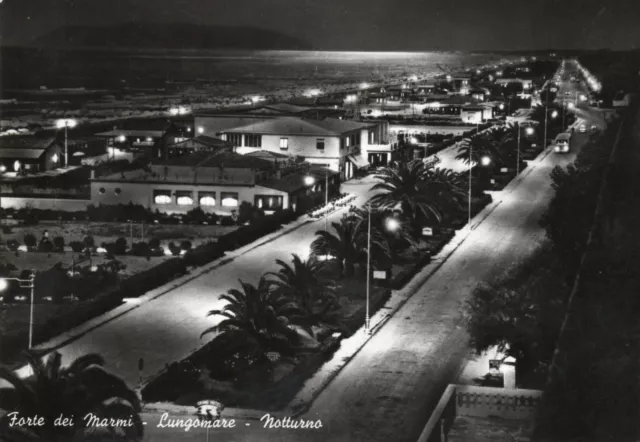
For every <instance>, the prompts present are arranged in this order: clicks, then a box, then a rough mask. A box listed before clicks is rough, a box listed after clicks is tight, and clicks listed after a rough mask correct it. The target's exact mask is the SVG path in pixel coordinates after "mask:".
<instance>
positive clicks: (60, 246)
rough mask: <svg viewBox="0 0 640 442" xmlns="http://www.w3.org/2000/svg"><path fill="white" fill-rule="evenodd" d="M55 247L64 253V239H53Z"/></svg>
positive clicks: (57, 237) (59, 237) (58, 237)
mask: <svg viewBox="0 0 640 442" xmlns="http://www.w3.org/2000/svg"><path fill="white" fill-rule="evenodd" d="M53 245H54V246H55V249H56V250H58V251H59V252H64V238H63V237H61V236H56V237H55V238H53Z"/></svg>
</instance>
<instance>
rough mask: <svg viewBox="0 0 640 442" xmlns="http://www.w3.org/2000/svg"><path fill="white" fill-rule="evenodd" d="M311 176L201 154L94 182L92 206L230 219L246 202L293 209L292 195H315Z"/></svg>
mask: <svg viewBox="0 0 640 442" xmlns="http://www.w3.org/2000/svg"><path fill="white" fill-rule="evenodd" d="M305 167H306V168H305ZM303 169H304V170H303ZM309 174H310V171H309V167H308V165H304V164H302V165H291V164H282V163H281V164H280V165H278V164H277V162H274V161H269V160H267V159H262V158H257V157H256V156H254V155H239V154H235V153H231V152H222V153H212V152H206V151H201V152H195V153H193V154H191V155H184V156H180V157H174V158H169V159H167V160H164V161H158V162H155V163H153V164H152V165H151V166H150V170H142V169H140V170H133V171H127V172H120V173H115V174H113V175H108V176H102V177H99V178H92V179H91V203H92V204H94V205H98V204H105V205H114V204H129V203H132V204H139V205H142V206H144V207H146V208H148V209H150V210H153V211H155V210H158V211H160V212H163V213H186V212H188V211H190V210H192V209H194V208H196V207H200V208H201V209H202V210H203V211H205V212H209V213H212V212H214V213H217V214H220V215H229V214H231V213H232V212H233V211H235V210H237V209H238V207H239V206H240V204H241V203H242V202H243V201H246V202H249V203H251V204H252V205H254V206H256V207H260V208H262V209H264V210H265V211H273V210H276V209H279V208H282V209H287V208H290V207H293V206H294V203H295V201H292V200H291V198H290V197H291V196H293V197H294V198H295V195H296V194H304V193H305V192H306V191H307V190H311V189H307V188H308V187H309V185H308V184H306V183H305V177H306V176H308V175H309ZM312 175H313V174H312ZM321 175H322V176H324V174H321ZM318 182H321V180H320V179H318ZM283 183H286V186H285V187H283Z"/></svg>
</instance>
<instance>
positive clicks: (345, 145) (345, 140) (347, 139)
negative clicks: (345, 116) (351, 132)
mask: <svg viewBox="0 0 640 442" xmlns="http://www.w3.org/2000/svg"><path fill="white" fill-rule="evenodd" d="M350 141H351V139H350V138H349V137H346V138H345V139H344V147H349V146H351V144H350V143H349V142H350Z"/></svg>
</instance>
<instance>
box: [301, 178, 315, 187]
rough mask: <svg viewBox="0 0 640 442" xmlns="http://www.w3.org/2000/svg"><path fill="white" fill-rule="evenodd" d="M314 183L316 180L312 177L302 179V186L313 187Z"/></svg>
mask: <svg viewBox="0 0 640 442" xmlns="http://www.w3.org/2000/svg"><path fill="white" fill-rule="evenodd" d="M315 183H316V179H315V178H314V177H312V176H306V177H304V185H305V186H313V185H314V184H315Z"/></svg>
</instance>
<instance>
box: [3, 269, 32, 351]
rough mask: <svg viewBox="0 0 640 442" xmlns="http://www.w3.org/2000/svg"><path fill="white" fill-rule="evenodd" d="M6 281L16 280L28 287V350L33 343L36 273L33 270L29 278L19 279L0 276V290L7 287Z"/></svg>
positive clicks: (23, 286) (22, 286)
mask: <svg viewBox="0 0 640 442" xmlns="http://www.w3.org/2000/svg"><path fill="white" fill-rule="evenodd" d="M7 281H18V283H19V284H27V285H21V286H20V287H21V288H25V289H30V291H31V301H30V303H31V306H30V308H29V350H31V347H32V344H33V301H34V294H35V288H36V274H35V272H32V273H31V278H29V279H20V278H4V277H2V278H0V292H3V291H5V290H6V289H7V288H8V287H9V284H8V283H7Z"/></svg>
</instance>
